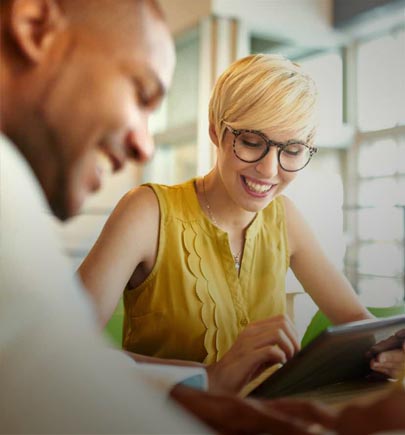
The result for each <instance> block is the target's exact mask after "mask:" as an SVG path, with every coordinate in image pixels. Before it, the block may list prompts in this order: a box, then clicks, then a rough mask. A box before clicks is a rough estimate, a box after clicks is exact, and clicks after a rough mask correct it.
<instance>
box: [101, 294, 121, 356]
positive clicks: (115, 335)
mask: <svg viewBox="0 0 405 435" xmlns="http://www.w3.org/2000/svg"><path fill="white" fill-rule="evenodd" d="M123 322H124V304H123V301H122V298H121V299H120V301H119V302H118V305H117V308H116V309H115V311H114V313H113V315H112V316H111V319H110V320H109V321H108V323H107V325H106V327H105V329H104V333H105V334H106V335H107V336H108V337H109V338H110V340H112V341H113V343H115V344H116V345H117V346H118V347H122V327H123Z"/></svg>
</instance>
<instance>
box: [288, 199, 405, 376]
mask: <svg viewBox="0 0 405 435" xmlns="http://www.w3.org/2000/svg"><path fill="white" fill-rule="evenodd" d="M284 204H285V208H286V219H287V234H288V241H289V245H290V253H291V268H292V270H293V271H294V273H295V275H296V277H297V278H298V280H299V281H300V282H301V284H302V285H303V287H304V288H305V290H306V291H307V293H308V294H309V295H310V296H311V297H312V299H313V300H314V301H315V303H316V304H317V305H318V307H319V308H320V309H321V310H322V311H323V312H324V313H325V314H326V316H327V317H328V318H329V319H330V320H331V321H332V323H334V324H339V323H345V322H352V321H355V320H362V319H367V318H373V316H372V315H371V314H370V313H369V312H368V311H367V309H366V308H365V307H364V306H363V305H362V304H361V303H360V301H359V299H358V298H357V296H356V294H355V293H354V290H353V288H352V287H351V285H350V283H349V282H348V280H347V279H346V278H345V277H344V276H343V274H341V273H340V272H339V271H338V270H337V269H336V268H335V267H334V266H333V265H332V264H331V263H330V262H329V260H328V259H327V258H326V256H325V254H324V253H323V251H322V249H321V247H320V246H319V243H318V241H317V240H316V238H315V236H314V235H313V234H312V231H311V230H310V228H309V226H308V224H307V223H306V222H305V220H304V219H303V217H302V216H301V213H299V211H298V210H297V209H296V207H295V206H294V204H293V203H292V202H291V201H290V200H289V199H287V198H284ZM404 365H405V349H402V347H401V346H399V347H398V346H394V347H391V348H389V347H386V348H385V349H383V348H381V349H380V352H379V353H376V355H375V357H374V358H373V359H371V361H370V368H371V369H373V370H375V371H377V372H379V373H382V374H384V375H386V376H388V377H392V378H396V377H398V375H399V373H400V372H401V371H402V370H403V367H404Z"/></svg>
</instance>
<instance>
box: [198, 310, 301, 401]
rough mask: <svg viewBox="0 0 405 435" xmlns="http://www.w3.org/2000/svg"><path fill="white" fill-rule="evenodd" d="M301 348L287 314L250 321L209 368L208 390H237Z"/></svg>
mask: <svg viewBox="0 0 405 435" xmlns="http://www.w3.org/2000/svg"><path fill="white" fill-rule="evenodd" d="M299 349H300V344H299V339H298V334H297V331H296V329H295V327H294V325H293V324H292V322H291V320H290V319H289V318H288V317H287V316H284V315H280V316H274V317H270V318H269V319H265V320H260V321H258V322H254V323H251V324H250V325H248V326H247V327H246V329H245V330H244V331H242V332H241V334H240V335H239V337H238V338H237V340H236V341H235V343H234V344H233V346H232V347H231V348H230V349H229V351H228V352H227V353H226V354H225V355H224V356H223V358H222V359H221V360H220V361H218V362H216V363H214V364H211V365H210V366H208V367H207V373H208V384H209V389H210V391H223V392H230V393H238V392H239V391H240V390H241V389H242V388H243V387H244V386H245V385H246V384H247V383H248V382H250V381H251V380H252V379H254V378H255V377H256V376H258V375H259V374H260V373H262V372H263V371H264V370H265V369H266V368H268V367H270V366H272V365H274V364H277V363H281V364H283V363H285V362H286V361H287V360H288V359H290V358H292V357H293V356H294V354H295V353H296V352H297V351H298V350H299Z"/></svg>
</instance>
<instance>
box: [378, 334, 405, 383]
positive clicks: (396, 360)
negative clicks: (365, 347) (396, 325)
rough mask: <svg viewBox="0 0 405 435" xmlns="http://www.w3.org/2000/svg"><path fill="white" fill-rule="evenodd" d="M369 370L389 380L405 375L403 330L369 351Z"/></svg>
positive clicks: (404, 338) (404, 337)
mask: <svg viewBox="0 0 405 435" xmlns="http://www.w3.org/2000/svg"><path fill="white" fill-rule="evenodd" d="M370 357H371V359H370V368H371V369H372V370H374V371H375V372H378V373H381V374H383V375H385V376H387V377H389V378H393V379H399V378H400V377H401V376H402V374H403V373H405V329H401V330H400V331H398V332H397V333H396V334H395V335H392V336H391V337H389V338H387V339H386V340H382V341H380V342H379V343H377V344H375V345H374V346H373V347H372V348H371V349H370Z"/></svg>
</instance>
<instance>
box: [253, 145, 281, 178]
mask: <svg viewBox="0 0 405 435" xmlns="http://www.w3.org/2000/svg"><path fill="white" fill-rule="evenodd" d="M278 166H279V164H278V148H277V147H275V146H272V147H270V149H269V152H268V153H267V154H266V155H265V156H264V157H263V158H262V159H261V160H259V161H258V162H257V164H256V171H257V172H260V174H262V175H263V176H265V177H267V178H271V177H274V176H275V175H276V174H277V172H278Z"/></svg>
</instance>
